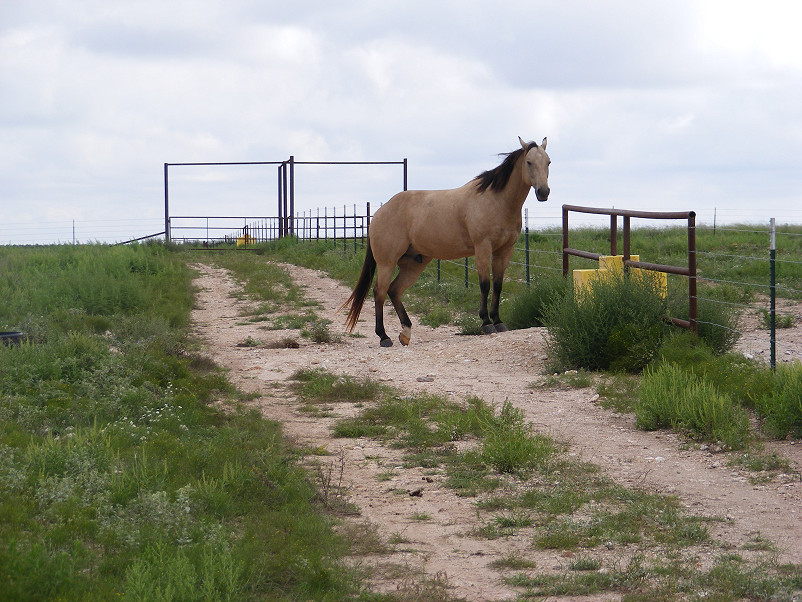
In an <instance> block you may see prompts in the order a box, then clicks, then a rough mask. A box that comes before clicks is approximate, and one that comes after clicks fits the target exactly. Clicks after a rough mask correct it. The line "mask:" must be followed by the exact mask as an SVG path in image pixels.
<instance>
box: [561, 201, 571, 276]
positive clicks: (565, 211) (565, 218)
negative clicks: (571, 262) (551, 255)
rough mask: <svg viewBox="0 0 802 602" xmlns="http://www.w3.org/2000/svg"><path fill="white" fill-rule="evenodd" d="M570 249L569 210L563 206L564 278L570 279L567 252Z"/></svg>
mask: <svg viewBox="0 0 802 602" xmlns="http://www.w3.org/2000/svg"><path fill="white" fill-rule="evenodd" d="M567 248H568V209H566V208H565V206H564V205H563V249H562V251H563V278H567V277H568V267H569V266H568V253H566V252H565V250H566V249H567Z"/></svg>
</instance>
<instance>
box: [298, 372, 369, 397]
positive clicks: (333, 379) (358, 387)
mask: <svg viewBox="0 0 802 602" xmlns="http://www.w3.org/2000/svg"><path fill="white" fill-rule="evenodd" d="M292 379H293V380H294V381H296V383H297V384H295V385H294V386H293V388H294V390H295V391H296V392H297V393H298V394H299V395H300V396H301V398H302V399H304V400H306V401H308V402H310V403H311V402H321V401H322V402H328V401H350V402H358V401H367V400H372V399H376V398H377V397H378V396H379V395H381V393H382V392H383V391H384V388H383V387H382V386H381V385H380V384H379V383H377V382H375V381H372V380H370V379H367V378H362V379H358V378H353V377H351V376H348V375H344V376H337V375H334V374H332V373H330V372H327V371H325V370H319V369H313V370H299V371H297V372H296V373H295V374H293V375H292Z"/></svg>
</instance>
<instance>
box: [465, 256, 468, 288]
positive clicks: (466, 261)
mask: <svg viewBox="0 0 802 602" xmlns="http://www.w3.org/2000/svg"><path fill="white" fill-rule="evenodd" d="M465 288H468V258H467V257H466V258H465Z"/></svg>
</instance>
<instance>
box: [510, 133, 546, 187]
mask: <svg viewBox="0 0 802 602" xmlns="http://www.w3.org/2000/svg"><path fill="white" fill-rule="evenodd" d="M518 140H519V141H520V143H521V147H522V148H523V150H524V169H523V172H524V182H526V183H527V184H529V185H530V186H531V187H532V188H534V189H535V194H536V195H537V200H538V201H540V202H541V203H542V202H543V201H547V200H548V199H549V192H551V191H550V190H549V164H550V163H551V159H549V156H548V155H547V154H546V138H543V142H541V143H540V146H538V145H537V143H536V142H532V143H527V142H524V141H523V140H522V139H521V137H520V136H518Z"/></svg>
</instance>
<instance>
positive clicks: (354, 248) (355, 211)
mask: <svg viewBox="0 0 802 602" xmlns="http://www.w3.org/2000/svg"><path fill="white" fill-rule="evenodd" d="M354 255H356V203H354Z"/></svg>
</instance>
